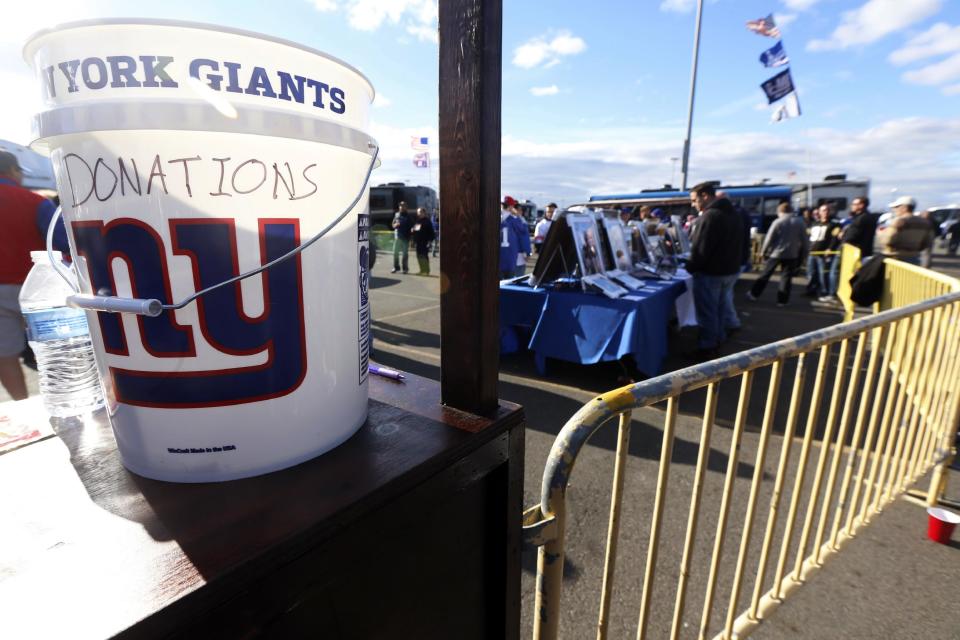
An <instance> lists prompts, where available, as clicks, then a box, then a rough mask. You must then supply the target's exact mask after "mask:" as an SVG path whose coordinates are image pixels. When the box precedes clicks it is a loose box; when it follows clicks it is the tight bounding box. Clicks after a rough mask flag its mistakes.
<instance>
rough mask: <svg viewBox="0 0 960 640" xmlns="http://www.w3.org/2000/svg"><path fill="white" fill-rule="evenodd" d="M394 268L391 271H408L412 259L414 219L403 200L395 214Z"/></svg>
mask: <svg viewBox="0 0 960 640" xmlns="http://www.w3.org/2000/svg"><path fill="white" fill-rule="evenodd" d="M391 226H393V234H394V235H393V270H392V271H390V273H396V272H398V271H400V269H401V267H402V268H403V272H404V273H407V271H408V270H409V261H410V236H411V234H412V233H413V232H412V229H413V219H412V218H411V217H410V213H409V212H408V211H407V203H406V202H401V203H400V205H399V206H398V207H397V212H396V213H395V214H394V215H393V224H392V225H391Z"/></svg>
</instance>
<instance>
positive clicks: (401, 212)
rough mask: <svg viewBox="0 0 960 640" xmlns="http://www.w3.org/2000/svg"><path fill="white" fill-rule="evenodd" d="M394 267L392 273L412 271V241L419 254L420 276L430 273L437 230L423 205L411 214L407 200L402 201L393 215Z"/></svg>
mask: <svg viewBox="0 0 960 640" xmlns="http://www.w3.org/2000/svg"><path fill="white" fill-rule="evenodd" d="M391 227H392V228H393V269H392V270H391V271H390V273H399V272H403V273H410V243H411V242H412V243H413V246H414V250H415V253H416V255H417V266H418V267H419V269H420V270H419V271H418V272H417V275H418V276H428V275H430V248H431V246H433V249H434V254H433V255H437V254H436V244H435V241H436V239H437V230H436V227H435V225H434V223H433V220H431V219H430V214H429V213H428V212H427V210H426V209H425V208H423V207H419V208H418V209H417V213H416V215H415V216H414V215H411V213H410V210H409V209H408V208H407V203H406V202H401V203H400V204H399V205H398V207H397V212H396V213H395V214H394V215H393V222H392V223H391Z"/></svg>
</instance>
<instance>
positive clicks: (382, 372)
mask: <svg viewBox="0 0 960 640" xmlns="http://www.w3.org/2000/svg"><path fill="white" fill-rule="evenodd" d="M367 370H368V371H369V372H370V373H372V374H374V375H377V376H383V377H384V378H390V379H391V380H403V379H404V378H405V377H406V376H404V375H403V374H402V373H400V372H399V371H397V370H396V369H388V368H386V367H381V366H378V365H375V364H371V365H370V366H369V367H368V368H367Z"/></svg>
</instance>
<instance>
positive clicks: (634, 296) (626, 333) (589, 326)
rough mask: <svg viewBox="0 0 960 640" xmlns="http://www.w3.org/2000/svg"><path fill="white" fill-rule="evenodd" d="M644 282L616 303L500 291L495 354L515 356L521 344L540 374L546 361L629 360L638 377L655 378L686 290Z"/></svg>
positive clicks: (509, 288) (540, 291)
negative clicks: (676, 306) (498, 351)
mask: <svg viewBox="0 0 960 640" xmlns="http://www.w3.org/2000/svg"><path fill="white" fill-rule="evenodd" d="M682 275H684V276H685V274H682ZM645 282H646V286H644V288H643V289H641V290H640V291H634V292H631V293H630V294H628V295H625V296H623V297H621V298H616V299H611V298H607V297H606V296H604V295H601V294H599V293H592V292H591V293H585V292H581V291H570V290H555V289H550V288H540V287H537V288H532V287H528V286H523V285H514V284H504V285H501V287H500V336H501V340H500V349H501V353H512V352H515V351H518V350H520V349H521V348H522V347H523V346H524V344H525V345H526V347H527V348H528V349H530V350H531V351H533V352H534V356H535V360H536V364H537V369H538V370H539V371H540V373H543V372H544V371H545V369H546V359H547V358H557V359H559V360H566V361H568V362H576V363H579V364H595V363H597V362H606V361H612V360H619V359H620V358H622V357H623V356H625V355H630V356H633V358H634V360H635V361H636V364H637V368H638V369H639V370H640V371H641V372H642V373H644V374H645V375H648V376H655V375H657V374H659V373H660V369H661V366H662V364H663V359H664V358H665V357H666V355H667V327H668V324H669V322H670V318H671V317H672V316H673V314H674V303H675V302H676V300H677V298H678V297H679V296H680V295H682V294H683V293H684V292H685V291H686V285H685V284H684V281H683V278H681V277H678V278H675V279H673V280H646V281H645ZM527 335H529V336H530V339H529V342H526V343H525V340H524V339H525V337H526V336H527Z"/></svg>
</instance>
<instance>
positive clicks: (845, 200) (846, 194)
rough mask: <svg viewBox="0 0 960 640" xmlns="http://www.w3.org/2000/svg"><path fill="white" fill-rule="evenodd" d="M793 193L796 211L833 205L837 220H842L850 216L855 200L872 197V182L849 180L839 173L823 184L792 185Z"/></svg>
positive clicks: (864, 179) (791, 199)
mask: <svg viewBox="0 0 960 640" xmlns="http://www.w3.org/2000/svg"><path fill="white" fill-rule="evenodd" d="M791 191H792V196H791V198H790V202H791V204H792V205H793V208H794V209H798V210H799V209H800V208H802V207H814V208H815V207H819V206H820V205H822V204H833V205H834V207H835V208H836V211H837V218H838V219H842V218H846V217H848V216H849V215H850V203H851V202H853V200H854V199H855V198H868V197H870V180H869V179H866V178H862V179H859V180H847V174H845V173H838V174H835V175H830V176H827V177H826V178H824V179H823V181H822V182H811V183H807V184H794V185H791Z"/></svg>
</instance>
